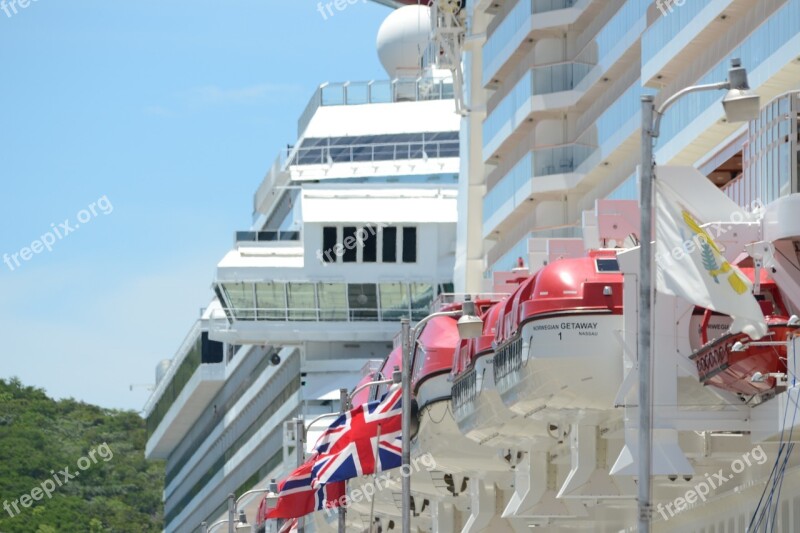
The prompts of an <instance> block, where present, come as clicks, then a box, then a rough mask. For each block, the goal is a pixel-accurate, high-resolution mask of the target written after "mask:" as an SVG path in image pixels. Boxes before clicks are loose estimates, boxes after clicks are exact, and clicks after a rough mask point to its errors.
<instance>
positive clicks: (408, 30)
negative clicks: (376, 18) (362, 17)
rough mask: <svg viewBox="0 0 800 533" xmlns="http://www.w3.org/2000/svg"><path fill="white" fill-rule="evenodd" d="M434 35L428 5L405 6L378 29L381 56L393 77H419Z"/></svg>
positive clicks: (385, 67)
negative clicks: (421, 65) (423, 59)
mask: <svg viewBox="0 0 800 533" xmlns="http://www.w3.org/2000/svg"><path fill="white" fill-rule="evenodd" d="M430 33H431V11H430V8H429V7H428V6H422V5H411V6H403V7H401V8H400V9H396V10H395V11H393V12H392V13H391V15H389V16H388V17H386V20H384V21H383V24H381V27H380V29H379V30H378V57H379V58H380V60H381V64H382V65H383V68H384V69H386V72H387V73H388V74H389V77H390V78H397V77H402V76H414V77H416V76H418V75H419V72H420V70H421V67H420V59H421V58H422V54H423V53H424V52H425V49H426V48H427V46H428V39H429V37H430Z"/></svg>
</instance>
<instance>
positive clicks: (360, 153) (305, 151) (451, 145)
mask: <svg viewBox="0 0 800 533" xmlns="http://www.w3.org/2000/svg"><path fill="white" fill-rule="evenodd" d="M458 150H459V141H458V139H446V140H440V141H436V140H432V141H425V140H423V141H405V142H394V143H371V144H348V145H329V146H324V145H323V146H309V147H300V148H297V149H296V150H294V151H293V153H292V155H291V159H290V160H289V163H288V164H289V166H297V165H333V164H335V163H372V162H378V161H399V160H409V159H423V160H426V161H427V160H428V159H429V158H430V159H438V158H454V157H458Z"/></svg>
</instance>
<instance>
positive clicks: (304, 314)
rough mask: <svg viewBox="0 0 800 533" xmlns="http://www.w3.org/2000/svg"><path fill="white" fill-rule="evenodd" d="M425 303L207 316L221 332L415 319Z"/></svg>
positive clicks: (250, 310) (274, 309)
mask: <svg viewBox="0 0 800 533" xmlns="http://www.w3.org/2000/svg"><path fill="white" fill-rule="evenodd" d="M428 309H429V307H428V306H425V307H419V308H416V307H410V308H406V307H403V308H397V309H381V308H377V307H270V308H265V307H259V308H242V307H234V308H229V309H215V310H214V311H212V313H211V316H210V317H209V326H210V329H212V330H215V331H225V330H228V329H230V328H229V326H230V324H231V322H399V321H400V319H401V318H406V317H408V316H409V314H410V315H411V317H412V318H413V319H414V320H419V319H420V318H422V317H425V316H427V315H428Z"/></svg>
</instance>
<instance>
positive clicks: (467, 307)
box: [457, 296, 483, 339]
mask: <svg viewBox="0 0 800 533" xmlns="http://www.w3.org/2000/svg"><path fill="white" fill-rule="evenodd" d="M461 312H462V315H461V318H459V319H458V324H457V325H458V335H459V337H461V338H462V339H477V338H478V337H480V336H481V335H483V320H481V319H480V318H479V317H478V316H476V313H475V302H473V301H472V299H471V298H470V297H469V296H467V299H466V300H465V301H464V303H463V305H462V307H461Z"/></svg>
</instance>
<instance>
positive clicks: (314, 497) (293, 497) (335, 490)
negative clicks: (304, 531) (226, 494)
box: [266, 458, 345, 518]
mask: <svg viewBox="0 0 800 533" xmlns="http://www.w3.org/2000/svg"><path fill="white" fill-rule="evenodd" d="M313 466H314V460H313V458H312V459H311V460H309V461H306V462H305V463H304V464H303V465H301V466H299V467H297V469H296V470H295V471H294V472H292V473H291V474H289V477H287V478H286V479H284V480H283V481H281V483H280V488H279V490H278V504H277V505H276V506H275V508H273V509H267V510H266V518H299V517H301V516H305V515H307V514H309V513H313V512H314V511H320V510H322V509H330V508H333V507H338V506H339V504H340V503H341V502H342V497H343V496H344V495H345V486H344V483H330V484H328V485H326V486H320V487H312V477H311V469H312V468H313Z"/></svg>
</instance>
